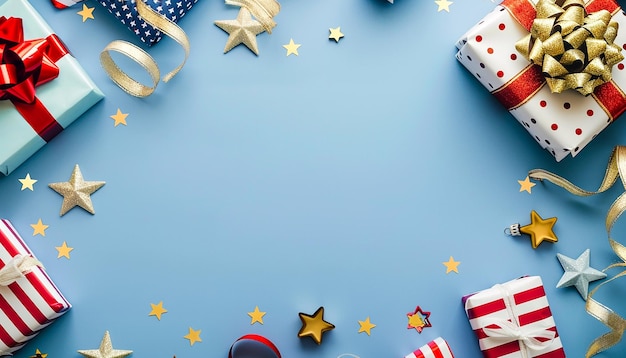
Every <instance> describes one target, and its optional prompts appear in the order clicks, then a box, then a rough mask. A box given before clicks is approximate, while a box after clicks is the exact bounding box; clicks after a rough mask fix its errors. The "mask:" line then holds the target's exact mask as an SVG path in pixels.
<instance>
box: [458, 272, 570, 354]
mask: <svg viewBox="0 0 626 358" xmlns="http://www.w3.org/2000/svg"><path fill="white" fill-rule="evenodd" d="M463 300H464V302H465V312H466V313H467V318H468V319H469V322H470V325H471V326H472V329H473V330H474V333H476V336H477V338H478V343H479V346H480V349H481V350H482V352H483V355H484V356H485V357H486V358H499V357H506V358H518V357H519V358H527V357H541V358H564V357H565V351H564V350H563V345H562V344H561V340H560V338H559V334H558V332H557V329H556V324H555V322H554V318H553V317H552V312H551V311H550V306H549V304H548V298H547V297H546V293H545V290H544V288H543V282H542V281H541V277H539V276H527V277H522V278H519V279H516V280H512V281H509V282H506V283H504V284H500V285H495V286H493V287H492V288H490V289H487V290H484V291H480V292H478V293H475V294H472V295H470V296H466V297H464V298H463Z"/></svg>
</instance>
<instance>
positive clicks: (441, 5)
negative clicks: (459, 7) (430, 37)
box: [435, 0, 454, 12]
mask: <svg viewBox="0 0 626 358" xmlns="http://www.w3.org/2000/svg"><path fill="white" fill-rule="evenodd" d="M435 4H437V6H438V8H437V12H439V11H441V10H446V11H447V12H450V5H452V4H454V3H453V2H452V1H448V0H435Z"/></svg>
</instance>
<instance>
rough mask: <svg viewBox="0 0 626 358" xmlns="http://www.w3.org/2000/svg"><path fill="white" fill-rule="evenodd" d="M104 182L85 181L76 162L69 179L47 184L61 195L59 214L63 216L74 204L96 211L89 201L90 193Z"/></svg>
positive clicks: (91, 211) (90, 211) (92, 212)
mask: <svg viewBox="0 0 626 358" xmlns="http://www.w3.org/2000/svg"><path fill="white" fill-rule="evenodd" d="M104 184H105V182H103V181H85V180H84V179H83V174H82V173H81V172H80V168H79V167H78V164H76V166H75V167H74V171H72V175H71V176H70V180H69V181H67V182H63V183H52V184H48V186H49V187H50V188H51V189H52V190H54V191H56V192H57V193H59V194H61V195H63V204H62V205H61V213H60V215H61V216H63V215H65V214H66V213H67V212H68V211H70V210H71V209H72V208H74V207H75V206H80V207H81V208H83V209H85V210H87V211H88V212H89V213H91V214H95V213H96V212H95V210H94V208H93V204H92V203H91V194H93V193H94V192H95V191H96V190H98V189H100V188H101V187H102V186H103V185H104Z"/></svg>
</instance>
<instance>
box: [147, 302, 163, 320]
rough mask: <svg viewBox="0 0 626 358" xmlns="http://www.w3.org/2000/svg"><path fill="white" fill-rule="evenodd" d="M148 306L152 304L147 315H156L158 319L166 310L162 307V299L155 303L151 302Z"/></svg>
mask: <svg viewBox="0 0 626 358" xmlns="http://www.w3.org/2000/svg"><path fill="white" fill-rule="evenodd" d="M150 306H152V311H150V314H149V315H148V316H156V318H157V319H158V320H159V321H160V320H161V315H162V314H163V313H165V312H167V310H166V309H165V308H163V301H161V302H159V303H158V304H156V305H155V304H154V303H151V304H150Z"/></svg>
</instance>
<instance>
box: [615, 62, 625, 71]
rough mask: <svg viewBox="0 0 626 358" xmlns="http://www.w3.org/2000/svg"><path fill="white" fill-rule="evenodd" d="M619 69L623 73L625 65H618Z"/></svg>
mask: <svg viewBox="0 0 626 358" xmlns="http://www.w3.org/2000/svg"><path fill="white" fill-rule="evenodd" d="M617 68H618V69H619V70H620V71H621V70H623V69H624V64H623V63H620V64H618V65H617Z"/></svg>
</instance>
